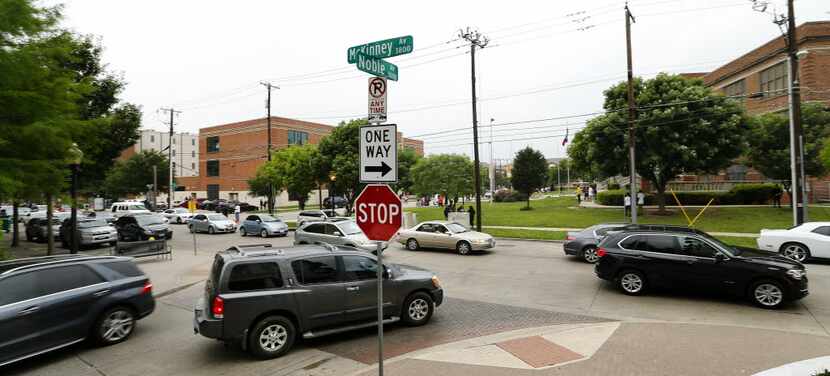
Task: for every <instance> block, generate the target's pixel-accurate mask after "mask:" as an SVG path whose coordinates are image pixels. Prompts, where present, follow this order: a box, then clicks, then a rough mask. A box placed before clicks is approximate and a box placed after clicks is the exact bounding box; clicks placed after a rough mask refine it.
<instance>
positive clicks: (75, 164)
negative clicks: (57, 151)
mask: <svg viewBox="0 0 830 376" xmlns="http://www.w3.org/2000/svg"><path fill="white" fill-rule="evenodd" d="M83 158H84V152H83V151H81V149H80V148H78V144H76V143H74V142H73V143H72V146H70V147H69V153H68V158H67V161H68V162H69V168H70V169H71V170H72V186H71V187H70V191H69V194H70V196H72V217H71V219H70V220H71V223H72V232H71V234H72V235H71V237H70V247H71V248H72V249H71V250H70V252H71V253H72V254H76V253H78V170H79V169H80V166H81V161H82V160H83Z"/></svg>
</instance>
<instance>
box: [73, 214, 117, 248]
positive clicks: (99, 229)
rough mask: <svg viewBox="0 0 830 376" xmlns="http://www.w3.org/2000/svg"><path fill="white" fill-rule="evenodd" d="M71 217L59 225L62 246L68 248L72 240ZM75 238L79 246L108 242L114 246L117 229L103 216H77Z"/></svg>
mask: <svg viewBox="0 0 830 376" xmlns="http://www.w3.org/2000/svg"><path fill="white" fill-rule="evenodd" d="M71 232H72V219H71V218H69V219H67V220H65V221H63V223H61V227H60V238H61V243H62V245H63V247H64V248H69V247H70V245H71V244H70V243H71V242H72V235H71ZM76 235H77V238H76V239H78V241H79V243H78V245H80V246H90V245H98V244H109V245H112V246H115V242H116V241H118V231H117V230H116V229H115V226H113V225H112V224H110V223H109V222H107V221H106V220H105V219H103V218H78V232H77V234H76Z"/></svg>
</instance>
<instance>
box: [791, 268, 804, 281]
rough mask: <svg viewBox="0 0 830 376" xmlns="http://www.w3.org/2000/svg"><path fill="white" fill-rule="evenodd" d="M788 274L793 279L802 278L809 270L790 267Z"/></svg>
mask: <svg viewBox="0 0 830 376" xmlns="http://www.w3.org/2000/svg"><path fill="white" fill-rule="evenodd" d="M787 275H788V276H790V278H792V279H795V280H801V279H802V278H804V276H805V275H807V271H806V270H801V269H790V270H787Z"/></svg>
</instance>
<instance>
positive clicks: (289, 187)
mask: <svg viewBox="0 0 830 376" xmlns="http://www.w3.org/2000/svg"><path fill="white" fill-rule="evenodd" d="M318 155H319V154H318V152H317V147H316V146H314V145H305V146H290V147H288V148H285V149H281V150H278V151H276V152H273V153H272V154H271V161H270V162H267V163H265V164H264V165H262V166H260V167H259V168H258V169H257V173H256V175H255V176H254V178H252V179H251V180H249V181H248V185H249V186H250V187H251V191H252V192H253V193H255V194H262V193H265V195H267V194H268V184H269V183H270V184H272V185H273V187H274V191H275V192H274V193H277V192H281V191H282V190H286V191H288V195H289V197H293V198H295V199H296V200H297V201H298V202H299V204H300V210H304V209H305V203H306V201H308V195H309V193H311V191H313V190H314V188H317V181H318V176H317V174H316V172H317V170H316V168H315V166H314V163H316V161H317V160H318Z"/></svg>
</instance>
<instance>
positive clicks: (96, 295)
mask: <svg viewBox="0 0 830 376" xmlns="http://www.w3.org/2000/svg"><path fill="white" fill-rule="evenodd" d="M109 293H110V290H101V291H98V292H96V293H94V294H92V296H94V297H96V298H99V297H102V296H104V295H107V294H109Z"/></svg>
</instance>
